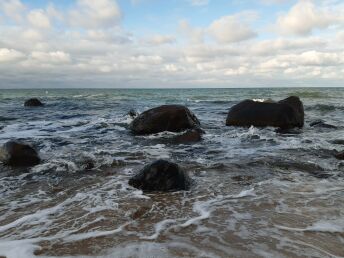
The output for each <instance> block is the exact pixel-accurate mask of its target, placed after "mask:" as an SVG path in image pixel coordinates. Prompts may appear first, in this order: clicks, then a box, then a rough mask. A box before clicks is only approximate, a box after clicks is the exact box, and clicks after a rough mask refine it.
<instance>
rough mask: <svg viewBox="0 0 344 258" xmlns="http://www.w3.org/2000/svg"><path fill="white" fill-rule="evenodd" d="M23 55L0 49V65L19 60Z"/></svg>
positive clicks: (12, 50)
mask: <svg viewBox="0 0 344 258" xmlns="http://www.w3.org/2000/svg"><path fill="white" fill-rule="evenodd" d="M24 57H25V55H24V54H23V53H21V52H19V51H17V50H14V49H8V48H0V63H10V62H15V61H18V60H21V59H23V58H24Z"/></svg>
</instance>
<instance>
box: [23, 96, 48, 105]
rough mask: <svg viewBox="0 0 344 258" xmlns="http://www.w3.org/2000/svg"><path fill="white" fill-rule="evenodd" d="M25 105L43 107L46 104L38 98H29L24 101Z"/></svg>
mask: <svg viewBox="0 0 344 258" xmlns="http://www.w3.org/2000/svg"><path fill="white" fill-rule="evenodd" d="M24 106H25V107H41V106H44V104H43V103H42V102H41V101H40V100H39V99H37V98H32V99H28V100H26V101H25V103H24Z"/></svg>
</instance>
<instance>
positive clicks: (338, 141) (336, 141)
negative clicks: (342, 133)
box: [330, 139, 344, 145]
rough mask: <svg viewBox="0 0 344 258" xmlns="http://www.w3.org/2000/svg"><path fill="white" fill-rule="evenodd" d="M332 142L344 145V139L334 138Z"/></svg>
mask: <svg viewBox="0 0 344 258" xmlns="http://www.w3.org/2000/svg"><path fill="white" fill-rule="evenodd" d="M330 143H332V144H338V145H344V139H337V140H333V141H330Z"/></svg>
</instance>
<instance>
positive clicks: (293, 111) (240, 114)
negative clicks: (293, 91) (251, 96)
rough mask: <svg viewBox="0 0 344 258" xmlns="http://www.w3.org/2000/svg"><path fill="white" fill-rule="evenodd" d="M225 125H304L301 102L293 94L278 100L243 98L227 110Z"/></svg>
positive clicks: (291, 126)
mask: <svg viewBox="0 0 344 258" xmlns="http://www.w3.org/2000/svg"><path fill="white" fill-rule="evenodd" d="M226 125H227V126H252V125H253V126H257V127H266V126H273V127H279V128H282V129H289V128H293V127H300V128H301V127H303V125H304V109H303V104H302V102H301V100H300V99H299V98H298V97H295V96H292V97H289V98H286V99H284V100H281V101H279V102H256V101H253V100H244V101H242V102H240V103H239V104H237V105H235V106H233V107H232V108H231V109H230V110H229V112H228V115H227V120H226Z"/></svg>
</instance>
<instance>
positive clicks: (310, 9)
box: [277, 0, 337, 35]
mask: <svg viewBox="0 0 344 258" xmlns="http://www.w3.org/2000/svg"><path fill="white" fill-rule="evenodd" d="M336 21H337V17H336V16H335V15H334V14H333V13H332V12H330V11H328V10H326V9H321V8H317V7H316V6H315V4H314V2H313V1H311V0H299V2H298V3H296V4H295V5H294V6H293V7H292V8H291V9H290V11H289V12H288V13H287V14H283V15H280V16H279V17H278V20H277V29H278V31H279V32H280V33H282V34H294V35H308V34H311V33H312V31H313V30H314V29H325V28H327V27H329V26H330V25H331V24H333V23H335V22H336Z"/></svg>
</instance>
